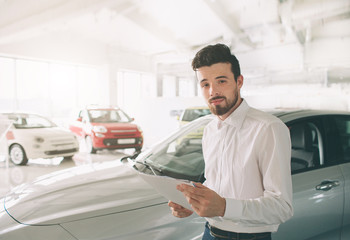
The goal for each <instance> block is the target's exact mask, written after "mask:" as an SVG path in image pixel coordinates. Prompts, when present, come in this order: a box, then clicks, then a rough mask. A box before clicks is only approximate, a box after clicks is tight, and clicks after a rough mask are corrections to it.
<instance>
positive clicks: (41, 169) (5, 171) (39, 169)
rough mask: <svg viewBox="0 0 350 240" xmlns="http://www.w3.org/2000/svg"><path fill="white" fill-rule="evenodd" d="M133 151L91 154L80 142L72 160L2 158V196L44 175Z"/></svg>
mask: <svg viewBox="0 0 350 240" xmlns="http://www.w3.org/2000/svg"><path fill="white" fill-rule="evenodd" d="M133 151H134V150H133V149H125V150H115V151H108V150H103V151H98V152H97V153H96V154H89V153H87V152H86V151H85V146H84V144H80V151H79V153H77V154H75V155H74V157H73V158H72V159H71V160H66V159H63V158H62V157H59V158H53V159H29V162H28V164H27V165H26V166H16V165H14V164H13V163H12V162H11V161H7V160H5V159H4V158H2V159H0V198H1V197H3V196H4V195H5V194H6V193H7V192H8V191H10V190H11V189H12V188H14V187H15V186H17V185H20V184H23V183H27V182H31V181H33V180H34V179H36V178H37V177H40V176H42V175H45V174H50V173H52V172H55V171H59V170H63V169H66V168H71V167H74V166H79V165H84V164H92V163H97V162H104V161H113V160H116V159H118V158H120V157H123V156H125V155H127V154H129V155H130V154H132V153H133Z"/></svg>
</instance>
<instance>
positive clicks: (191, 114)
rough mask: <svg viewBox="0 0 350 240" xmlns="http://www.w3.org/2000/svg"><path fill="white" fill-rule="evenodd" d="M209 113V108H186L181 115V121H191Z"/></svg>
mask: <svg viewBox="0 0 350 240" xmlns="http://www.w3.org/2000/svg"><path fill="white" fill-rule="evenodd" d="M208 114H211V112H210V110H209V109H206V108H204V109H186V110H185V112H184V114H183V116H182V119H181V120H182V121H187V122H190V121H193V120H195V119H197V118H199V117H203V116H205V115H208Z"/></svg>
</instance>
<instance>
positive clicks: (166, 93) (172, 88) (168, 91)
mask: <svg viewBox="0 0 350 240" xmlns="http://www.w3.org/2000/svg"><path fill="white" fill-rule="evenodd" d="M163 97H176V77H175V76H168V75H164V76H163Z"/></svg>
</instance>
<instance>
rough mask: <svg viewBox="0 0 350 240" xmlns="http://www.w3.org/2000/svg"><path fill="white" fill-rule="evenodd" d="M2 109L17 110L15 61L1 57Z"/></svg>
mask: <svg viewBox="0 0 350 240" xmlns="http://www.w3.org/2000/svg"><path fill="white" fill-rule="evenodd" d="M0 69H1V71H0V109H2V110H4V111H12V109H15V107H16V102H15V96H16V92H15V60H14V59H11V58H2V57H0Z"/></svg>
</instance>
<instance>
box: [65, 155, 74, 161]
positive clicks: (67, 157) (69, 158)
mask: <svg viewBox="0 0 350 240" xmlns="http://www.w3.org/2000/svg"><path fill="white" fill-rule="evenodd" d="M73 156H74V155H71V156H66V157H63V159H64V160H73Z"/></svg>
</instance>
